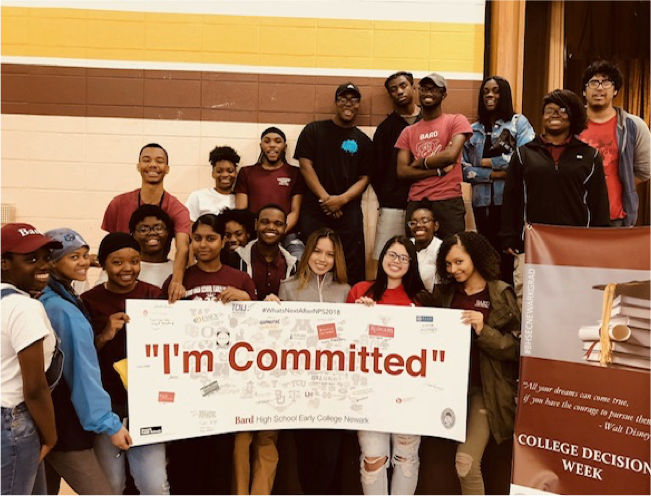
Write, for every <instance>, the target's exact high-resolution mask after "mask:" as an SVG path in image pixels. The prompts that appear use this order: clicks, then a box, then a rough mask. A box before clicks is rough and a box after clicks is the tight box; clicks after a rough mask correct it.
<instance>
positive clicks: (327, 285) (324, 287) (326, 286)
mask: <svg viewBox="0 0 651 496" xmlns="http://www.w3.org/2000/svg"><path fill="white" fill-rule="evenodd" d="M298 284H299V280H298V275H294V276H292V277H290V278H289V279H286V280H284V281H282V282H281V283H280V291H279V294H278V297H279V298H280V299H281V300H283V301H313V302H320V303H344V302H345V301H346V297H347V296H348V292H349V291H350V286H349V285H348V284H340V283H336V282H334V280H333V279H332V272H328V273H326V274H325V276H323V281H319V278H318V277H317V276H316V275H314V274H312V277H311V278H310V280H309V281H308V282H307V286H306V287H305V288H303V289H301V290H300V291H299V290H298Z"/></svg>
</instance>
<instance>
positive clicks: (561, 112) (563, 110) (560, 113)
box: [543, 107, 570, 117]
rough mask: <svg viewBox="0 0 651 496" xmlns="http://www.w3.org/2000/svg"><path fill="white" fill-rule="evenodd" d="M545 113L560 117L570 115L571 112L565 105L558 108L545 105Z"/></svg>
mask: <svg viewBox="0 0 651 496" xmlns="http://www.w3.org/2000/svg"><path fill="white" fill-rule="evenodd" d="M543 114H544V115H554V114H556V115H558V116H559V117H569V115H570V114H569V113H568V111H567V109H566V108H565V107H561V108H558V109H555V108H552V107H545V110H543Z"/></svg>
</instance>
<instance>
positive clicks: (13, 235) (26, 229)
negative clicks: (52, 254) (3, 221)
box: [0, 223, 63, 255]
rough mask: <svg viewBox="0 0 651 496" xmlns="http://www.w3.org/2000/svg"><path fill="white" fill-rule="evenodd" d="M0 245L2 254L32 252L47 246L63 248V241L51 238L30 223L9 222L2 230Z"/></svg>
mask: <svg viewBox="0 0 651 496" xmlns="http://www.w3.org/2000/svg"><path fill="white" fill-rule="evenodd" d="M0 246H1V247H2V255H4V254H5V253H32V252H33V251H36V250H38V249H39V248H42V247H43V246H47V247H48V248H52V249H56V248H59V249H60V248H63V245H62V244H61V242H59V241H56V240H54V239H52V238H49V237H47V236H45V235H44V234H42V233H41V231H39V230H38V229H36V228H35V227H34V226H32V225H30V224H16V223H12V224H7V225H5V226H3V227H2V230H1V231H0Z"/></svg>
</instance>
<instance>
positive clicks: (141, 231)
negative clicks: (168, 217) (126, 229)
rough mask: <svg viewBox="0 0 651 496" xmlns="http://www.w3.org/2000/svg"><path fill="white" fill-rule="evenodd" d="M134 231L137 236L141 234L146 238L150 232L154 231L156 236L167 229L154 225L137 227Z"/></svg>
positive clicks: (160, 225)
mask: <svg viewBox="0 0 651 496" xmlns="http://www.w3.org/2000/svg"><path fill="white" fill-rule="evenodd" d="M136 231H137V232H138V234H142V235H143V236H146V235H147V234H149V233H150V232H152V231H154V232H155V233H156V234H162V233H164V232H165V231H167V227H165V226H164V225H163V224H156V225H154V226H144V225H143V226H138V227H136Z"/></svg>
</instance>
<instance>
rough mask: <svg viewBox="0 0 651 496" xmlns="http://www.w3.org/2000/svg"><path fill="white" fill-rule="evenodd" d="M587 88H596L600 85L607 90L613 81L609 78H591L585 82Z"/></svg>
mask: <svg viewBox="0 0 651 496" xmlns="http://www.w3.org/2000/svg"><path fill="white" fill-rule="evenodd" d="M586 86H587V87H588V88H591V89H593V90H596V89H597V88H599V86H601V87H602V88H603V89H605V90H607V89H608V88H612V87H613V82H612V81H611V80H610V79H602V80H601V81H599V80H598V79H591V80H590V81H588V84H586Z"/></svg>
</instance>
